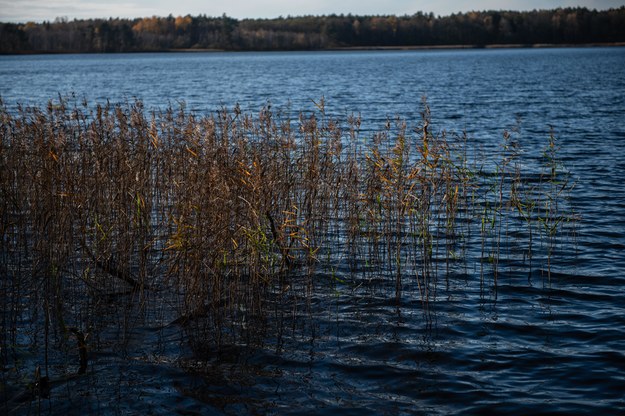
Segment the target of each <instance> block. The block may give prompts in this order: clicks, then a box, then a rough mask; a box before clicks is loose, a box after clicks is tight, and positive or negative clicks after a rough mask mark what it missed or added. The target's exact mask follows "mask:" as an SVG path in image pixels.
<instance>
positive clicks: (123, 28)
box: [0, 6, 625, 53]
mask: <svg viewBox="0 0 625 416" xmlns="http://www.w3.org/2000/svg"><path fill="white" fill-rule="evenodd" d="M613 42H625V6H622V7H620V8H618V9H610V10H605V11H597V10H588V9H586V8H559V9H555V10H534V11H530V12H515V11H484V12H469V13H459V14H452V15H450V16H443V17H441V16H434V15H433V14H432V13H430V14H425V13H416V14H414V15H412V16H408V15H405V16H354V15H329V16H302V17H286V18H283V17H279V18H275V19H242V20H237V19H234V18H231V17H228V16H226V15H223V16H221V17H209V16H205V15H200V16H196V17H193V16H190V15H187V16H178V17H174V16H172V15H170V16H168V17H156V16H154V17H148V18H138V19H113V18H111V19H89V20H73V21H69V20H68V19H65V18H57V19H56V20H55V21H53V22H43V23H33V22H28V23H25V24H16V23H0V53H57V52H140V51H166V50H175V49H220V50H314V49H330V48H346V47H356V48H358V47H362V48H371V47H411V46H412V47H418V46H445V45H470V46H484V45H494V44H498V45H512V44H515V45H519V44H520V45H535V44H583V43H613Z"/></svg>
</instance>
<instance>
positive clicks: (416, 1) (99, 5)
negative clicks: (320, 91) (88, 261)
mask: <svg viewBox="0 0 625 416" xmlns="http://www.w3.org/2000/svg"><path fill="white" fill-rule="evenodd" d="M623 5H625V1H623V0H620V1H619V0H505V1H495V0H437V1H432V0H384V1H383V0H341V1H338V0H0V21H3V22H26V21H31V20H32V21H43V20H54V19H55V18H56V17H67V18H69V19H70V20H71V19H74V18H79V19H82V18H108V17H125V18H129V17H130V18H131V17H146V16H154V15H155V16H168V15H169V14H172V15H174V16H179V15H183V16H184V15H187V14H190V15H192V16H195V15H198V14H206V15H208V16H221V15H222V14H224V13H226V14H227V15H228V16H232V17H236V18H245V17H252V18H254V17H261V18H262V17H278V16H285V17H286V16H289V15H291V16H298V15H308V14H313V15H320V14H332V13H336V14H341V13H344V14H347V13H352V14H359V15H364V14H397V15H403V14H413V13H416V12H418V11H422V12H426V13H429V12H433V13H434V14H435V15H441V16H445V15H449V14H451V13H454V12H467V11H471V10H532V9H552V8H557V7H577V6H583V7H588V8H589V9H598V10H602V9H609V8H611V7H614V8H616V7H620V6H623Z"/></svg>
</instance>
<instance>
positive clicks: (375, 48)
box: [0, 42, 625, 56]
mask: <svg viewBox="0 0 625 416" xmlns="http://www.w3.org/2000/svg"><path fill="white" fill-rule="evenodd" d="M623 46H625V42H605V43H533V44H532V43H530V44H524V43H514V44H487V45H475V44H466V45H463V44H454V45H403V46H336V47H330V48H323V49H269V50H267V49H265V50H256V49H244V50H234V49H217V48H198V49H194V48H182V49H163V50H142V51H126V52H78V51H19V52H12V53H0V55H1V56H11V55H13V56H19V55H72V54H74V55H94V54H142V53H207V52H327V51H332V52H340V51H420V50H461V49H523V48H526V49H547V48H601V47H623Z"/></svg>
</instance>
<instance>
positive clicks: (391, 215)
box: [0, 99, 574, 373]
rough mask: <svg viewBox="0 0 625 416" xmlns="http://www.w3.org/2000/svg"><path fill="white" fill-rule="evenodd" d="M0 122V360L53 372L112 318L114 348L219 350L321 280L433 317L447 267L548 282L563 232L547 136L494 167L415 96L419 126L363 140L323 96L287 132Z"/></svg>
mask: <svg viewBox="0 0 625 416" xmlns="http://www.w3.org/2000/svg"><path fill="white" fill-rule="evenodd" d="M0 120H1V129H0V138H1V141H0V218H1V221H0V234H1V237H2V238H1V240H0V241H1V243H0V244H1V247H0V274H1V276H2V278H1V279H2V280H1V283H0V284H1V287H0V290H1V294H0V297H1V298H2V305H3V310H2V334H1V336H2V339H1V341H2V362H3V365H4V366H5V367H8V366H10V365H16V364H15V363H16V362H17V361H19V360H18V359H17V358H16V357H17V356H18V355H19V354H18V350H19V348H18V346H20V345H24V343H25V342H26V343H30V344H33V345H34V344H37V345H38V347H39V348H40V350H42V351H44V352H45V356H44V357H43V358H42V359H41V362H42V365H43V366H44V370H42V371H45V372H46V373H47V371H49V368H48V366H49V364H48V362H49V358H48V354H57V353H62V354H65V355H67V356H68V357H69V356H71V355H72V354H75V348H76V346H75V345H76V342H78V346H79V349H80V348H81V345H83V347H84V344H85V343H89V348H90V349H97V348H98V345H99V343H101V342H104V341H103V340H101V339H99V338H98V335H97V334H98V333H100V332H101V331H102V330H103V328H105V327H107V326H111V319H115V322H116V323H117V324H118V325H119V328H121V329H123V330H122V331H121V332H120V333H121V334H122V335H121V336H120V337H121V340H123V339H125V336H126V335H128V334H129V333H130V332H131V330H132V328H133V327H134V326H136V325H138V324H140V323H143V324H145V322H146V321H147V320H149V321H150V322H152V323H154V322H159V323H160V324H161V325H167V324H169V325H172V324H175V325H180V326H181V327H183V328H185V330H186V331H187V333H188V334H190V335H191V338H192V340H193V342H194V343H195V345H207V344H209V345H212V346H217V347H219V346H220V345H224V344H228V343H230V342H233V340H237V339H239V340H240V339H243V340H244V339H246V337H248V336H249V334H250V329H251V328H254V327H258V326H259V324H260V325H261V326H262V323H263V322H264V320H263V317H265V316H267V314H269V313H271V311H272V310H275V308H276V307H277V306H276V305H277V302H278V300H279V299H281V298H284V297H290V298H291V299H298V302H294V303H290V305H299V306H297V307H305V305H306V302H307V300H309V299H310V298H311V297H313V296H314V294H315V290H316V288H318V287H320V286H324V287H325V286H329V285H337V284H338V285H343V286H347V287H354V286H357V285H363V284H370V285H379V286H381V287H383V289H384V290H385V291H386V293H388V294H389V296H393V297H394V298H395V300H396V301H397V302H398V304H399V303H401V302H402V300H403V299H404V298H405V296H406V295H405V293H404V292H405V291H404V288H405V287H406V285H412V286H413V287H414V285H416V287H417V288H418V293H419V296H420V300H421V301H422V303H423V307H424V310H427V308H428V305H429V304H430V301H431V300H432V299H434V298H435V296H436V291H437V285H438V282H439V281H441V279H445V277H446V276H449V275H453V274H454V273H455V274H461V273H468V275H469V276H474V277H475V279H479V280H480V283H481V284H482V285H483V286H484V287H489V288H492V287H496V285H497V282H498V281H499V280H500V279H501V278H502V277H501V275H502V271H506V270H512V269H514V270H527V271H529V272H531V271H532V270H535V269H542V270H544V271H545V275H546V277H547V278H548V277H549V276H550V273H551V269H552V267H554V263H553V258H554V256H555V254H557V250H558V248H559V247H562V241H563V239H564V237H563V236H566V235H568V234H569V233H570V232H571V231H570V230H571V229H572V228H570V225H571V224H572V220H573V219H574V215H573V214H572V210H571V208H570V206H569V204H568V199H567V193H568V192H569V191H570V189H571V184H570V182H569V175H568V173H567V171H566V169H564V167H563V166H562V165H561V163H560V161H559V159H558V155H557V143H556V139H555V135H554V134H553V133H552V134H551V135H550V136H549V137H546V138H545V144H544V146H543V149H542V152H536V151H535V149H533V151H532V152H527V153H525V152H524V150H523V149H522V147H521V145H520V143H519V140H518V134H517V133H515V132H503V134H502V140H501V143H500V145H499V147H498V148H497V149H495V150H494V151H492V152H488V154H486V153H485V152H484V151H482V150H480V149H479V148H478V147H477V146H475V145H472V140H471V139H470V138H468V137H467V136H466V135H465V134H449V133H447V132H445V131H438V132H437V131H436V130H435V129H434V127H433V125H432V120H431V116H430V112H429V108H428V106H427V104H426V103H425V102H424V103H423V112H422V118H421V120H417V122H416V124H415V125H414V126H408V124H407V122H406V121H403V120H400V119H389V120H388V122H387V123H386V125H385V126H381V128H380V130H379V131H378V132H376V133H373V134H367V135H364V134H362V133H361V128H360V126H361V123H362V121H361V120H360V119H359V118H358V117H356V116H350V117H348V118H347V119H346V120H337V119H335V118H333V117H330V116H328V115H327V114H326V111H325V103H324V102H323V100H320V101H319V102H317V103H315V108H314V109H313V111H308V112H302V113H301V114H300V116H299V118H298V119H296V120H292V119H289V118H286V117H281V116H280V115H279V114H277V113H274V112H272V111H270V110H269V109H268V108H266V109H263V110H261V111H260V112H259V113H258V114H256V115H250V114H244V113H243V112H242V111H241V110H240V109H239V107H238V106H237V107H235V108H233V109H232V110H227V109H223V110H222V111H220V112H218V113H215V114H214V115H208V116H198V115H196V114H193V113H191V112H188V111H185V109H184V107H182V108H179V109H173V108H170V109H168V110H166V111H158V112H156V111H147V110H146V109H144V108H143V106H142V104H141V102H133V103H126V104H117V105H112V104H107V105H98V106H95V107H90V106H89V105H88V104H87V103H77V102H73V101H71V100H64V99H61V100H59V101H55V102H50V104H49V105H48V106H47V108H19V110H18V111H12V112H11V111H9V110H7V108H6V107H5V106H4V105H2V108H0ZM412 293H414V292H412ZM291 307H296V306H291ZM111 310H112V311H113V312H110V313H111V314H109V312H107V311H111ZM107 317H108V318H107ZM111 317H114V318H111ZM109 318H110V319H109ZM107 319H108V320H107ZM87 333H88V334H91V337H90V338H88V339H87V341H85V337H84V335H85V334H87ZM124 334H126V335H124ZM81 337H82V344H81ZM25 340H26V341H25ZM72 351H74V352H72ZM81 351H84V348H83V349H81ZM62 354H61V355H62ZM67 361H68V362H69V363H70V365H75V366H76V365H77V363H74V364H71V363H72V360H71V358H68V359H67ZM83 364H85V363H84V362H83V361H82V355H81V363H80V367H81V369H82V368H83ZM85 365H86V364H85Z"/></svg>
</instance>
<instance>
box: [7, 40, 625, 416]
mask: <svg viewBox="0 0 625 416" xmlns="http://www.w3.org/2000/svg"><path fill="white" fill-rule="evenodd" d="M623 68H625V49H624V48H592V49H540V50H534V49H518V50H516V49H515V50H476V51H473V50H472V51H407V52H323V53H321V52H320V53H266V54H261V53H240V54H239V53H223V54H222V53H215V54H204V53H198V54H137V55H80V56H79V55H76V56H73V55H70V56H20V57H11V56H3V57H0V95H1V96H2V98H3V100H4V101H5V103H6V104H7V105H8V106H9V107H11V106H14V105H15V103H16V102H21V103H24V104H37V105H41V104H44V103H45V102H46V101H47V100H48V99H50V98H54V97H55V96H56V95H57V94H58V93H61V94H63V95H65V94H67V93H70V92H74V93H75V94H76V96H77V97H79V98H82V97H85V98H86V99H87V100H89V101H90V102H103V101H105V100H106V99H110V100H111V101H113V102H117V101H125V100H132V99H133V98H134V97H137V98H139V99H142V100H143V101H144V102H145V105H146V107H147V108H155V107H159V108H163V107H165V106H167V105H168V104H169V103H173V104H176V103H177V102H179V101H184V102H186V106H187V108H188V109H190V110H192V111H197V112H200V113H206V112H213V111H216V110H217V109H218V108H219V107H220V106H221V105H226V106H228V107H230V108H231V107H232V106H233V105H234V103H239V104H240V105H241V108H242V109H243V111H245V112H257V111H258V110H259V109H260V108H261V107H262V106H264V105H266V104H267V103H268V102H270V103H271V105H272V106H273V107H274V108H277V109H283V110H284V111H287V112H297V111H299V110H304V111H310V110H313V109H314V107H315V105H314V104H313V103H312V102H311V100H315V101H318V100H319V98H320V97H321V96H324V97H325V100H326V103H327V104H326V105H327V109H328V112H329V113H331V114H335V115H337V116H340V117H345V116H346V115H348V114H350V113H352V112H359V113H360V114H361V116H362V119H363V123H364V124H363V126H364V134H365V135H366V133H367V131H369V130H373V129H379V128H381V127H382V126H383V125H384V124H385V122H386V119H387V117H393V116H395V115H398V116H400V117H403V118H406V119H408V120H409V121H410V120H413V121H414V125H416V122H417V121H418V120H419V119H420V116H419V113H420V111H421V110H422V106H421V105H420V101H421V96H424V95H425V96H427V100H428V103H429V105H430V106H431V111H432V117H433V123H434V125H435V128H437V129H439V130H440V129H450V130H454V131H456V132H458V131H460V130H462V129H465V130H466V131H467V132H468V134H469V137H470V140H474V141H476V142H477V143H479V144H480V145H481V146H483V147H484V148H485V151H486V152H488V151H489V149H491V148H492V147H493V146H495V144H494V143H495V141H498V140H499V139H500V138H501V136H502V133H503V130H504V129H513V128H515V127H516V126H518V127H519V129H520V132H519V133H518V138H519V140H520V141H521V142H522V143H523V146H524V148H525V149H527V151H528V152H529V153H532V152H539V150H538V149H542V148H544V145H545V143H546V140H547V138H548V137H549V132H550V126H552V127H553V131H554V133H555V135H556V137H557V138H558V144H559V146H560V148H561V149H560V156H561V157H562V159H563V161H564V162H565V164H566V167H567V168H568V170H569V171H570V173H571V177H572V179H573V180H574V181H575V182H576V186H575V189H574V190H573V192H572V194H571V198H572V200H571V203H572V205H573V207H574V209H575V210H576V212H577V214H578V215H579V217H580V221H579V222H578V223H577V226H576V234H575V235H574V236H573V235H571V236H569V237H567V238H569V239H572V240H574V241H575V243H576V244H575V245H574V247H575V248H574V249H571V245H568V244H566V245H563V247H564V248H566V251H565V252H558V253H557V255H556V256H555V258H554V261H553V264H552V268H553V271H552V273H551V276H550V277H548V276H547V273H546V270H545V264H544V262H542V261H540V259H537V260H536V262H535V263H534V265H533V266H532V267H531V268H529V270H522V269H519V268H518V267H516V266H515V265H514V264H509V265H506V264H504V265H502V266H501V268H500V273H499V276H498V278H497V282H498V283H497V285H496V286H494V285H493V284H492V282H493V281H494V277H493V276H492V275H489V274H488V272H487V273H486V275H485V276H483V277H484V278H483V279H482V278H481V277H482V276H481V273H480V269H479V266H477V265H474V264H466V265H463V266H462V267H459V268H455V269H453V270H452V272H451V273H449V274H448V275H441V276H439V278H438V280H437V281H436V282H433V284H434V283H435V290H436V292H435V296H432V298H431V299H430V302H429V303H428V304H427V305H425V306H424V304H423V303H422V301H421V299H422V297H421V295H420V291H419V287H418V284H417V281H416V279H415V278H414V276H405V278H404V287H403V291H402V298H401V302H400V303H399V304H397V302H396V301H395V283H394V280H393V279H392V278H391V279H390V280H388V281H387V280H386V278H387V277H388V276H385V275H383V274H380V275H379V276H374V278H372V277H371V276H367V277H363V278H359V277H356V278H347V277H348V276H347V275H346V276H344V277H345V279H344V280H343V279H341V280H336V279H332V278H331V276H329V275H328V274H327V273H325V272H322V271H320V272H319V273H318V274H316V275H315V276H314V278H313V282H314V287H315V290H314V291H313V293H314V295H313V296H312V297H310V298H308V297H306V296H304V295H303V294H304V293H305V292H306V288H305V286H306V284H307V283H306V282H302V287H301V288H298V289H297V290H293V291H292V292H288V293H287V294H286V295H285V296H276V299H275V305H274V309H273V310H274V312H273V313H271V314H270V315H269V316H268V317H263V318H262V319H261V318H259V321H258V322H250V323H249V325H251V326H255V327H257V328H258V329H257V330H255V331H252V332H253V338H254V339H253V340H247V341H246V342H243V341H240V342H233V343H232V344H231V345H229V346H228V347H226V348H223V349H222V350H220V351H219V352H217V351H213V350H211V349H210V348H206V349H202V348H200V347H199V346H198V345H197V343H195V344H194V343H190V342H189V341H190V339H191V338H192V337H190V334H189V333H188V332H187V331H185V330H182V329H181V328H180V327H178V326H175V325H173V326H172V325H167V324H168V323H169V322H171V321H172V319H173V317H174V315H173V307H171V308H170V307H169V306H167V305H165V306H159V307H158V308H157V310H156V311H152V312H150V313H153V314H154V316H148V317H147V318H146V319H137V324H134V325H122V324H120V323H119V322H116V321H115V319H117V318H115V317H118V316H119V313H120V309H123V306H121V305H123V304H124V298H121V299H119V300H118V301H119V304H115V305H111V307H110V309H111V311H110V315H107V314H104V315H103V317H102V319H103V322H102V325H101V329H102V330H101V331H100V332H99V334H98V335H97V339H94V340H91V341H90V342H91V344H90V345H91V348H92V351H91V355H90V363H89V368H88V371H87V374H85V375H84V376H81V377H77V378H73V379H69V380H63V381H58V382H57V383H56V384H55V385H53V388H52V390H51V394H50V398H49V399H47V398H43V399H40V400H34V401H29V402H26V403H21V404H17V403H15V402H14V401H10V399H11V398H12V397H14V396H15V395H16V394H18V393H19V391H20V389H21V388H23V385H24V384H25V383H26V382H27V381H28V380H29V378H30V377H31V375H30V374H31V372H32V369H33V368H34V366H35V365H36V363H37V362H38V360H40V358H39V357H37V356H36V354H35V353H34V352H32V351H31V350H30V349H29V342H30V341H31V339H29V338H28V336H26V335H24V337H23V338H21V339H20V345H19V346H18V348H17V351H18V355H19V360H17V362H20V363H21V364H20V366H19V368H18V369H17V370H15V369H13V368H9V367H7V368H4V369H3V379H6V380H9V379H11V380H14V379H15V377H14V376H13V372H14V371H18V372H19V373H20V374H19V377H17V378H18V379H20V380H22V383H21V384H17V385H16V384H11V385H10V386H7V388H6V389H5V393H6V394H5V395H4V396H3V397H5V398H9V401H8V402H7V403H6V404H5V406H4V407H3V410H9V411H11V412H12V413H14V414H37V413H44V414H76V413H87V412H88V413H95V414H136V413H148V412H149V413H153V414H176V413H177V414H222V413H223V414H280V415H281V414H307V413H308V414H320V413H321V414H324V413H327V414H389V415H392V414H424V415H426V414H427V415H429V414H450V413H463V414H485V413H487V414H488V413H491V414H501V413H508V414H540V413H543V414H544V413H549V414H572V413H575V414H579V413H587V414H588V413H601V414H622V413H624V412H625V399H624V396H623V393H622V390H623V385H625V364H623V363H625V357H624V355H625V318H624V317H625V306H623V305H624V303H623V302H622V296H623V287H624V284H625V273H624V272H625V256H623V248H624V247H625V222H624V220H623V212H625V191H623V188H622V186H621V185H622V183H623V181H624V180H625V169H624V167H625V165H624V162H623V155H625V123H624V122H623V120H624V119H625V94H623V91H625V72H623ZM289 105H290V109H289V108H288V107H287V106H289ZM474 249H475V248H474ZM304 280H305V279H304ZM484 282H487V283H486V284H484ZM158 296H159V295H157V294H155V295H154V299H152V300H151V301H152V304H158ZM135 312H136V311H129V310H125V311H124V312H123V313H122V315H123V316H125V317H133V316H135ZM148 314H149V313H148ZM25 322H27V320H25ZM24 325H27V324H26V323H25V324H24ZM124 328H130V329H129V330H128V332H124ZM25 332H27V331H25ZM120 339H123V340H125V341H124V342H121V343H120V342H118V340H120ZM113 340H115V341H113ZM70 348H71V347H70ZM72 354H75V351H72V350H70V352H69V353H68V354H67V356H70V357H71V356H72ZM58 360H59V361H56V366H55V368H54V371H56V374H57V375H58V374H64V373H65V371H70V370H73V368H74V367H75V365H76V363H75V362H73V361H69V362H67V361H62V360H61V359H60V358H59V359H58ZM68 369H69V370H68Z"/></svg>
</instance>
